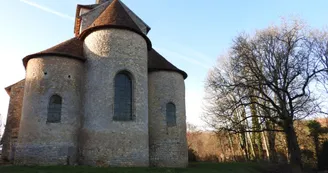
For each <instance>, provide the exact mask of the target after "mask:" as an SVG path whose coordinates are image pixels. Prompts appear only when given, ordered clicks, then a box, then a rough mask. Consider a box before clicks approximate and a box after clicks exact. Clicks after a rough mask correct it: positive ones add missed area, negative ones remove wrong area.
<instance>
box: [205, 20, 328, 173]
mask: <svg viewBox="0 0 328 173" xmlns="http://www.w3.org/2000/svg"><path fill="white" fill-rule="evenodd" d="M320 35H324V34H323V33H321V34H314V32H312V31H309V30H308V29H307V28H306V27H305V25H304V24H303V23H302V22H299V21H293V22H289V23H288V22H287V23H283V24H282V25H280V26H272V27H269V28H267V29H264V30H260V31H257V32H256V34H255V35H253V36H249V35H246V34H240V35H239V36H238V37H237V38H236V39H235V40H234V43H233V45H232V47H231V50H230V52H229V53H228V54H227V55H226V59H227V60H228V63H227V64H225V66H224V67H223V68H219V67H215V68H214V69H213V70H212V71H211V72H210V73H209V77H208V80H207V83H206V87H207V92H208V93H209V95H210V96H211V97H210V99H209V103H208V106H207V112H206V115H205V116H206V118H205V119H207V122H208V124H210V125H211V126H212V127H214V128H217V129H225V130H230V131H236V132H240V131H243V132H262V131H281V132H283V133H284V134H285V136H286V141H287V148H288V152H289V160H290V163H291V165H292V166H293V168H294V169H293V170H294V171H295V172H301V169H302V161H301V152H300V148H299V145H298V142H297V136H296V133H295V129H294V125H293V122H294V121H295V120H297V119H302V118H305V117H307V116H309V115H311V114H314V113H316V112H317V111H319V110H318V108H319V107H318V104H317V102H316V97H315V95H314V94H313V91H312V90H311V87H310V84H311V83H312V82H314V81H315V80H316V79H318V80H320V77H324V76H325V74H327V72H328V71H327V67H328V66H327V63H326V62H327V61H325V60H327V58H325V57H327V46H326V47H322V45H324V44H323V43H326V42H327V40H324V39H322V38H318V37H319V36H320ZM320 46H321V47H320ZM318 50H321V51H318ZM325 63H326V64H325ZM249 91H253V92H249ZM252 93H253V94H252ZM252 98H253V99H252ZM254 98H255V99H254ZM254 104H255V105H256V106H257V107H258V108H259V109H261V110H263V111H262V113H258V114H256V115H254V114H252V113H249V112H250V105H254ZM243 112H244V114H242V113H243ZM260 112H261V111H260ZM238 114H240V115H239V116H236V115H238ZM241 115H242V116H241ZM254 116H257V118H258V119H259V120H260V122H259V123H260V124H263V123H264V122H266V121H269V122H270V123H273V124H275V125H276V128H274V129H273V128H270V127H269V128H267V126H263V127H265V128H262V129H260V130H254V129H251V128H249V127H247V126H245V125H246V124H247V122H249V119H252V118H253V117H254ZM240 127H243V128H240Z"/></svg>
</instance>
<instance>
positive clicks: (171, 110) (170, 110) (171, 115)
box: [166, 102, 177, 127]
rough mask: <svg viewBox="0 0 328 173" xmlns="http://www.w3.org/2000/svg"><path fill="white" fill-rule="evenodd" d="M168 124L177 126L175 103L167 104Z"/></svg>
mask: <svg viewBox="0 0 328 173" xmlns="http://www.w3.org/2000/svg"><path fill="white" fill-rule="evenodd" d="M166 124H167V126H168V127H172V126H176V125H177V123H176V115H175V105H174V104H173V103H171V102H170V103H167V104H166Z"/></svg>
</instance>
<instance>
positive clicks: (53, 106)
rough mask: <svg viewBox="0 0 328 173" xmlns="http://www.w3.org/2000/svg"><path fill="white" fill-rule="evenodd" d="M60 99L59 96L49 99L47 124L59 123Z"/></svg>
mask: <svg viewBox="0 0 328 173" xmlns="http://www.w3.org/2000/svg"><path fill="white" fill-rule="evenodd" d="M61 107H62V98H61V97H60V96H59V95H53V96H51V97H50V100H49V105H48V115H47V123H59V122H60V118H61Z"/></svg>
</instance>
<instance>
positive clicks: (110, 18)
mask: <svg viewBox="0 0 328 173" xmlns="http://www.w3.org/2000/svg"><path fill="white" fill-rule="evenodd" d="M102 28H119V29H127V30H131V31H133V32H136V33H138V34H140V35H141V36H143V37H144V38H145V40H146V42H147V44H148V48H149V49H150V47H151V43H150V40H149V39H148V37H147V36H146V35H145V34H143V33H142V31H141V30H140V28H139V27H138V26H137V24H136V23H135V22H134V21H133V19H132V18H131V17H130V15H129V14H128V13H127V12H126V10H125V9H124V7H123V5H122V4H121V2H120V1H119V0H114V1H113V2H112V3H111V4H110V5H109V6H108V7H107V8H106V9H105V10H104V11H103V12H102V13H101V14H100V15H99V16H98V18H97V19H96V20H95V21H94V22H93V23H92V24H91V26H90V27H89V28H87V29H86V30H84V31H83V32H82V33H81V34H80V38H82V39H84V38H85V37H86V36H87V35H88V34H90V33H91V32H93V31H95V30H99V29H102Z"/></svg>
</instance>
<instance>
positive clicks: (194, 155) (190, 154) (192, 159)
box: [188, 148, 197, 162]
mask: <svg viewBox="0 0 328 173" xmlns="http://www.w3.org/2000/svg"><path fill="white" fill-rule="evenodd" d="M188 161H189V162H196V161H197V152H196V151H195V150H194V149H192V148H188Z"/></svg>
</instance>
